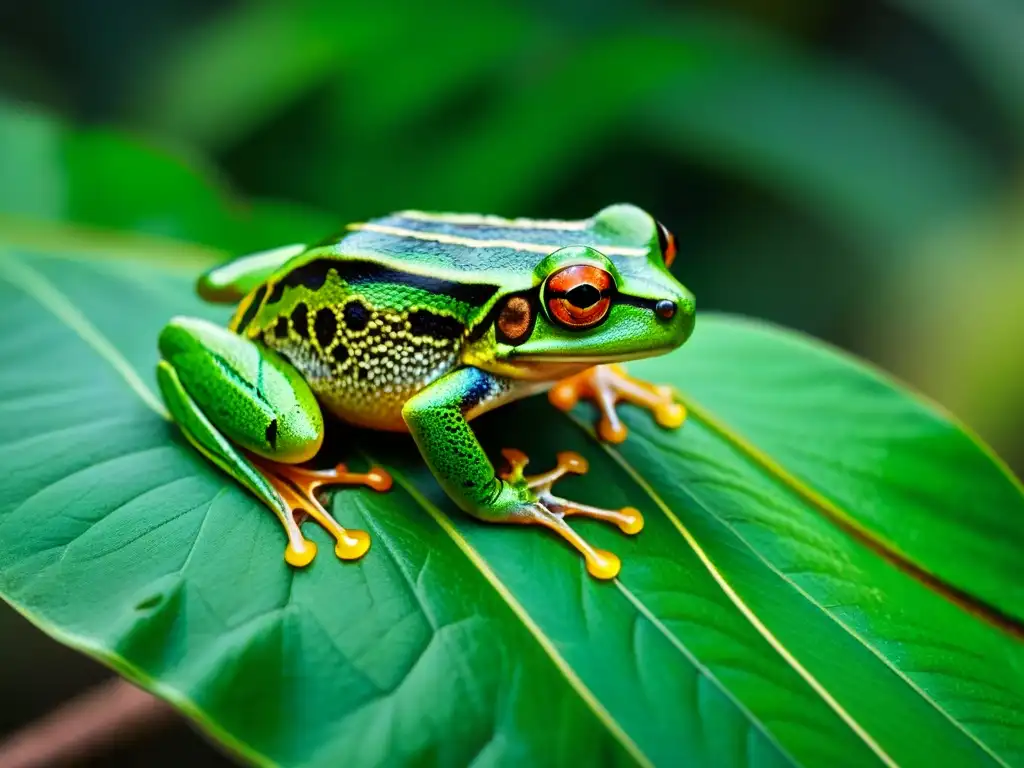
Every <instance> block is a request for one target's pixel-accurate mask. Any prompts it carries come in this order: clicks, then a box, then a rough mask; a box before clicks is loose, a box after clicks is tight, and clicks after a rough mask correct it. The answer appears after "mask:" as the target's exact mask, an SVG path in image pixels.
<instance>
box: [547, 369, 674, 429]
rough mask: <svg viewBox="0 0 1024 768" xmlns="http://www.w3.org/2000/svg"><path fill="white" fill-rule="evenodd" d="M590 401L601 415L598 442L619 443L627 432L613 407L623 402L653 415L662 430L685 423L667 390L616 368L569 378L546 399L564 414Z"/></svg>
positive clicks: (552, 390) (593, 370)
mask: <svg viewBox="0 0 1024 768" xmlns="http://www.w3.org/2000/svg"><path fill="white" fill-rule="evenodd" d="M581 398H583V399H589V400H593V401H594V404H595V405H596V406H597V408H598V410H599V411H600V412H601V420H600V422H599V423H598V427H597V431H598V434H599V435H600V436H601V439H602V440H606V441H608V442H609V443H621V442H622V441H623V440H625V439H626V436H627V435H628V434H629V431H628V430H627V429H626V425H625V424H623V423H622V420H621V419H619V415H618V413H616V411H615V406H616V405H617V404H618V403H619V402H621V401H623V400H625V401H626V402H628V403H633V404H634V405H638V406H640V407H642V408H646V409H647V410H649V411H650V412H651V413H652V414H654V420H655V421H656V422H657V423H658V424H659V425H660V426H662V427H665V428H667V429H675V428H677V427H681V426H682V425H683V422H684V421H685V420H686V409H685V408H684V407H683V406H682V404H680V403H678V402H676V400H675V396H674V395H673V393H672V389H671V388H670V387H664V386H657V385H654V384H648V383H647V382H646V381H641V380H640V379H635V378H633V377H632V376H629V375H628V374H627V373H626V371H625V370H624V369H623V368H622V366H620V365H598V366H595V367H593V368H588V369H587V370H585V371H583V372H582V373H578V374H576V375H575V376H570V377H569V378H567V379H563V380H562V381H560V382H558V383H557V384H555V386H554V387H552V388H551V389H550V390H549V391H548V399H549V400H550V401H551V404H552V405H554V406H555V407H556V408H558V409H559V410H563V411H568V410H570V409H571V408H573V406H575V405H576V403H578V402H579V400H580V399H581Z"/></svg>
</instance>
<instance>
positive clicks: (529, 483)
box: [157, 203, 695, 579]
mask: <svg viewBox="0 0 1024 768" xmlns="http://www.w3.org/2000/svg"><path fill="white" fill-rule="evenodd" d="M675 255H676V240H675V238H674V236H673V235H672V234H671V232H670V231H669V230H668V229H667V228H666V227H665V226H664V225H663V224H661V223H660V222H659V221H658V220H657V219H656V218H655V217H654V216H652V215H651V214H649V213H647V212H646V211H644V210H643V209H641V208H639V207H637V206H634V205H630V204H625V203H620V204H615V205H610V206H607V207H605V208H603V209H601V210H600V211H598V212H597V213H596V214H594V215H593V216H591V217H589V218H587V219H578V220H564V221H563V220H554V219H527V218H502V217H499V216H495V215H487V214H460V213H435V212H425V211H415V210H407V211H399V212H396V213H392V214H389V215H387V216H383V217H381V218H376V219H371V220H367V221H364V222H355V223H351V224H348V225H347V226H346V227H345V228H344V230H343V231H342V232H341V233H340V234H339V235H335V236H332V237H330V238H327V239H325V240H323V241H321V242H318V243H315V244H312V245H306V244H295V245H288V246H283V247H280V248H275V249H272V250H269V251H262V252H259V253H255V254H250V255H246V256H241V257H238V258H236V259H234V260H232V261H228V262H226V263H224V264H219V265H217V266H214V267H213V268H211V269H209V270H207V271H206V272H205V273H204V274H202V275H201V276H200V278H199V280H198V284H197V290H198V293H199V295H200V296H201V297H202V298H203V299H205V300H207V301H209V302H212V303H217V304H233V305H235V309H234V313H233V315H232V317H231V319H230V321H229V322H228V323H227V325H226V327H225V326H223V325H218V324H216V323H214V322H211V321H209V320H206V319H202V318H196V317H185V316H179V317H174V318H172V319H171V320H170V321H169V322H168V323H167V325H166V326H165V327H164V328H163V330H162V331H161V333H160V336H159V340H158V347H159V352H160V360H159V363H158V365H157V379H158V383H159V387H160V393H161V395H162V398H163V400H164V403H165V404H166V407H167V410H168V412H169V414H170V416H171V419H172V420H173V422H175V423H176V425H177V427H178V428H179V429H180V430H181V432H182V433H183V434H184V436H185V437H186V438H187V440H188V442H190V443H191V444H192V445H193V446H194V447H195V448H196V449H197V450H198V451H199V452H200V453H201V454H202V455H203V456H205V457H206V458H207V459H208V460H209V461H210V462H212V463H213V464H214V465H216V466H217V467H219V468H220V469H221V470H223V471H224V472H225V473H226V474H227V475H229V476H230V477H232V478H234V480H235V481H237V482H238V483H240V484H241V485H242V486H243V487H244V488H246V489H247V490H248V491H249V492H251V493H252V494H253V495H254V496H255V497H256V498H258V499H259V500H260V501H261V502H263V504H264V505H265V506H266V507H268V508H269V509H270V510H271V511H272V512H273V513H274V515H275V516H276V517H277V519H278V521H279V522H280V524H281V526H282V528H283V529H284V533H285V537H286V540H287V541H286V545H285V553H284V560H285V562H287V563H288V564H289V565H290V566H292V567H295V568H303V567H305V566H308V565H309V564H310V563H311V562H312V561H313V560H314V558H315V557H316V555H317V546H316V543H315V542H314V541H312V540H311V539H309V538H307V536H306V535H305V533H304V532H303V528H302V526H303V525H305V524H306V522H307V521H313V522H315V523H317V524H319V525H320V526H322V527H323V528H324V529H325V530H326V531H327V532H328V533H329V534H331V536H332V537H333V540H334V542H335V555H336V556H337V557H339V558H341V559H342V560H357V559H359V558H360V557H362V556H363V555H364V554H365V553H366V552H367V551H368V549H369V547H370V537H369V535H368V534H367V533H366V532H365V531H360V530H355V529H348V528H345V527H343V526H342V525H341V524H340V523H339V522H338V521H337V520H336V519H335V518H334V517H333V516H332V515H331V514H330V512H328V510H327V508H326V507H325V506H324V504H323V502H322V501H321V496H322V490H321V489H322V488H325V487H330V486H346V485H362V486H367V487H369V488H371V489H373V490H376V491H381V492H383V491H386V490H388V489H389V488H390V487H391V484H392V479H391V476H390V475H389V474H388V473H387V472H386V471H385V470H384V469H382V468H380V467H371V468H370V469H369V470H368V471H366V472H361V473H359V472H351V471H349V469H348V468H347V467H346V466H345V465H344V464H340V465H337V466H334V467H333V468H328V469H315V468H312V467H311V466H310V464H311V463H312V464H316V463H317V462H316V457H317V455H318V453H319V452H320V449H321V446H322V444H323V440H324V429H325V414H326V416H329V417H331V418H333V419H336V420H340V421H341V422H342V423H344V424H345V425H350V426H352V427H356V428H359V429H370V430H379V431H387V432H404V433H408V434H409V435H411V437H412V439H413V440H414V441H415V443H416V445H417V447H418V449H419V452H420V454H421V455H422V458H423V460H424V461H425V463H426V465H427V467H429V469H430V471H431V473H432V474H433V476H434V478H436V480H437V482H438V483H439V485H440V486H441V488H442V489H443V490H444V492H445V493H446V494H447V496H448V497H449V498H450V499H451V500H452V501H453V502H454V503H455V505H456V506H458V507H459V508H460V509H461V510H463V511H464V512H466V513H468V514H469V515H470V516H472V517H474V518H476V519H477V520H479V521H481V522H485V523H507V524H519V525H535V526H539V527H542V528H546V529H548V530H549V531H551V532H553V533H555V534H557V535H558V536H560V537H561V538H562V539H563V540H564V541H565V542H567V543H568V544H569V545H570V546H571V547H572V548H574V549H575V550H576V551H577V552H578V553H579V554H580V555H581V556H582V558H583V560H584V562H585V565H586V569H587V571H588V572H589V573H590V575H591V576H593V577H595V578H597V579H612V578H614V577H616V576H617V575H618V573H619V571H620V568H621V561H620V560H619V558H618V557H617V556H616V555H615V554H614V553H612V552H609V551H607V550H603V549H600V548H597V547H594V546H592V545H591V544H590V543H589V542H587V541H586V540H585V539H584V538H583V537H582V536H581V535H580V534H579V533H578V532H577V531H576V530H575V529H574V528H573V527H572V526H571V525H570V524H569V522H568V521H567V518H570V517H572V516H581V517H584V518H592V519H595V520H599V521H603V522H605V523H608V524H610V525H613V526H616V527H617V528H618V529H619V530H620V531H621V532H622V533H623V534H626V535H635V534H637V533H639V532H640V530H641V529H642V528H643V524H644V519H643V516H642V514H641V513H640V512H639V510H637V509H636V508H635V507H623V508H620V509H606V508H603V507H598V506H593V505H590V504H584V503H578V502H575V501H570V500H568V499H566V498H563V497H561V496H557V495H555V494H554V492H553V486H554V484H555V483H556V482H557V481H558V480H560V479H561V478H563V477H565V476H566V475H569V474H582V473H584V472H586V471H587V469H588V467H587V462H586V460H585V459H584V458H583V457H582V456H581V455H580V454H578V453H575V452H571V451H561V452H557V454H556V457H555V459H556V462H555V466H554V468H552V469H550V470H548V471H546V472H542V473H540V474H536V475H527V474H525V473H524V468H525V467H526V464H527V462H528V460H529V459H528V457H527V456H526V454H524V453H523V452H521V451H519V450H516V449H511V448H506V449H504V450H503V451H502V452H501V453H502V456H503V458H504V459H505V462H504V464H503V465H502V469H501V470H500V471H499V470H496V469H495V466H494V464H492V462H491V459H490V458H489V457H488V454H487V452H486V451H485V449H484V448H483V447H482V446H481V444H480V442H479V440H478V439H477V437H476V435H475V433H474V431H473V429H472V427H471V424H470V422H471V421H472V420H473V419H475V418H476V417H478V416H480V415H482V414H484V413H487V412H488V411H491V410H493V409H495V408H499V407H502V406H505V405H507V404H509V403H512V402H514V401H516V400H519V399H521V398H524V397H528V396H532V395H538V394H541V393H544V392H547V394H548V398H549V400H550V401H551V403H552V404H553V405H554V406H555V407H556V408H558V409H561V410H563V411H567V410H569V409H572V408H574V407H575V405H576V404H577V403H578V402H579V401H580V400H592V401H593V402H594V403H595V404H596V406H597V408H598V411H599V414H600V417H599V421H598V426H597V430H596V431H597V434H598V436H599V437H600V438H601V439H603V440H606V441H609V442H612V443H617V442H621V441H622V440H624V439H625V438H626V435H627V429H626V427H625V426H624V424H623V422H622V420H621V418H620V417H619V416H618V413H617V407H618V406H619V404H620V403H622V402H627V403H631V404H633V405H636V406H640V407H642V408H644V409H647V410H648V411H650V412H651V413H652V414H653V417H654V420H655V421H656V422H657V424H659V425H660V426H661V427H663V428H665V429H676V428H679V427H680V426H681V425H682V424H683V422H684V420H685V418H686V410H685V408H684V407H683V405H682V404H681V403H680V402H678V398H677V397H676V395H675V393H674V391H673V390H672V389H671V388H668V387H664V386H657V385H653V384H649V383H647V382H644V381H641V380H639V379H636V378H633V377H631V376H630V375H628V374H627V373H626V371H625V370H624V368H623V366H622V363H623V362H625V361H629V360H635V359H639V358H645V357H650V356H654V355H660V354H664V353H667V352H669V351H671V350H674V349H676V348H677V347H679V346H681V345H682V344H683V343H684V342H686V340H687V339H688V338H690V336H691V334H692V332H693V329H694V325H695V300H694V296H693V294H692V293H691V292H690V291H689V290H688V289H686V288H685V287H684V286H683V285H682V284H681V283H680V282H679V281H678V280H677V279H676V278H675V277H674V276H673V274H672V272H671V271H670V267H671V266H672V263H673V260H674V259H675ZM353 432H354V433H356V432H357V430H353Z"/></svg>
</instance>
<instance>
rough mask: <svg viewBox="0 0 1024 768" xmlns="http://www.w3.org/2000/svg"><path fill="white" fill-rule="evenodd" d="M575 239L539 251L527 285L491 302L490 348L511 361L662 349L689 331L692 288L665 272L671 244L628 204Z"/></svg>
mask: <svg viewBox="0 0 1024 768" xmlns="http://www.w3.org/2000/svg"><path fill="white" fill-rule="evenodd" d="M586 224H587V226H586V228H582V229H581V230H580V233H579V234H580V241H581V242H580V243H579V244H576V245H568V246H566V247H562V248H559V249H557V250H555V251H554V252H552V253H550V254H549V255H547V256H546V257H544V258H542V259H541V260H540V262H539V263H538V264H537V265H536V268H535V269H534V274H533V280H532V283H533V287H532V288H531V290H529V291H524V292H519V293H513V294H510V295H506V296H504V297H502V299H501V301H500V302H499V304H498V306H497V307H496V310H495V311H496V312H497V317H496V321H495V325H494V327H495V341H496V346H495V353H496V357H497V358H498V359H499V360H502V361H503V362H505V363H506V364H511V365H512V366H514V367H516V368H528V367H530V366H541V367H547V365H546V364H551V365H552V366H554V367H558V366H559V365H566V364H567V365H570V366H576V365H580V366H581V367H582V366H585V365H595V364H599V363H609V362H615V361H621V360H631V359H636V358H641V357H650V356H653V355H659V354H663V353H665V352H667V351H669V350H671V349H674V348H675V347H678V346H680V345H681V344H683V342H685V341H686V340H687V339H688V338H689V337H690V334H691V333H692V332H693V326H694V310H695V303H694V298H693V294H691V293H690V292H689V291H688V290H687V289H686V288H684V287H683V286H682V285H681V284H680V283H679V281H678V280H676V279H675V278H674V277H673V276H672V274H671V273H670V272H669V269H668V268H669V266H670V265H671V263H672V260H673V259H674V257H675V241H674V239H673V237H672V235H671V234H670V233H669V231H668V230H667V229H666V228H665V227H664V226H662V225H661V224H660V223H659V222H657V221H656V220H655V219H654V218H653V217H652V216H651V215H650V214H648V213H646V212H645V211H643V210H641V209H640V208H637V207H635V206H632V205H613V206H609V207H608V208H605V209H603V210H602V211H600V212H599V213H598V214H597V215H596V216H595V217H594V218H593V219H591V220H590V221H588V222H586Z"/></svg>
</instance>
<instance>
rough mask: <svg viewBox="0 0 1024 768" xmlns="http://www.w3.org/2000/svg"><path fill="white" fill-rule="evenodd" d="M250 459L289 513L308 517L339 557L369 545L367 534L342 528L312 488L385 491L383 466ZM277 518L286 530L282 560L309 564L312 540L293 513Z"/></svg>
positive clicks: (388, 484)
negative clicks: (361, 469) (354, 468)
mask: <svg viewBox="0 0 1024 768" xmlns="http://www.w3.org/2000/svg"><path fill="white" fill-rule="evenodd" d="M254 463H255V464H256V466H257V467H258V468H259V470H260V472H261V473H262V474H263V476H264V477H266V479H267V480H268V481H269V482H270V484H271V485H272V486H274V489H275V490H276V491H277V492H278V494H280V496H281V499H282V500H283V501H284V503H285V505H286V506H287V507H288V508H289V509H291V510H292V512H293V514H299V515H306V516H308V517H310V518H312V519H313V520H315V521H316V522H317V523H319V524H320V526H321V527H323V528H324V529H325V530H326V531H327V532H328V533H330V534H331V536H333V537H334V539H335V542H336V544H335V547H334V554H336V555H337V556H338V557H339V558H341V559H342V560H357V559H359V558H360V557H362V556H363V555H365V554H366V552H367V550H369V549H370V536H369V534H367V533H366V532H365V531H358V530H349V529H348V528H344V527H343V526H342V525H341V524H340V523H339V522H338V521H337V520H335V519H334V517H333V516H332V515H331V514H330V513H329V512H328V511H327V510H326V509H325V508H324V506H323V505H322V504H321V503H320V501H319V499H317V497H316V491H317V490H318V489H319V488H321V487H322V486H328V485H366V486H368V487H370V488H373V489H374V490H376V491H386V490H388V489H389V488H390V487H391V476H390V475H389V474H388V473H387V472H385V471H384V470H383V469H380V468H378V467H373V468H372V469H371V470H370V471H369V472H366V473H355V472H349V471H348V469H347V468H346V467H345V465H344V464H339V465H338V466H336V467H334V468H333V469H328V470H312V469H304V468H303V467H296V466H292V465H290V464H278V463H273V462H269V461H266V460H264V459H259V460H254ZM281 522H282V523H283V524H284V526H285V530H286V531H287V533H288V548H287V550H285V561H286V562H287V563H288V564H289V565H292V566H295V567H297V568H302V567H305V566H307V565H309V563H311V562H312V561H313V559H314V558H315V557H316V544H314V543H313V542H312V541H310V540H309V539H306V538H305V537H304V536H303V535H302V532H301V530H300V529H299V526H298V524H297V523H296V522H295V519H294V517H291V518H290V519H289V518H286V519H283V520H282V521H281Z"/></svg>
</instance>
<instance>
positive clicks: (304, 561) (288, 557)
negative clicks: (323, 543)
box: [284, 538, 316, 568]
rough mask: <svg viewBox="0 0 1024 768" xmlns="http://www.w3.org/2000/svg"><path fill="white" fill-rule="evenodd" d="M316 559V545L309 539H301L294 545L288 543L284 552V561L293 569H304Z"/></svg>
mask: <svg viewBox="0 0 1024 768" xmlns="http://www.w3.org/2000/svg"><path fill="white" fill-rule="evenodd" d="M315 558H316V543H315V542H312V541H310V540H309V539H305V538H303V539H301V541H300V542H299V543H298V545H296V544H295V543H294V542H291V541H289V542H288V547H287V549H285V551H284V560H285V562H286V563H288V565H290V566H292V567H293V568H305V567H306V566H307V565H309V564H310V563H312V562H313V560H314V559H315Z"/></svg>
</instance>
